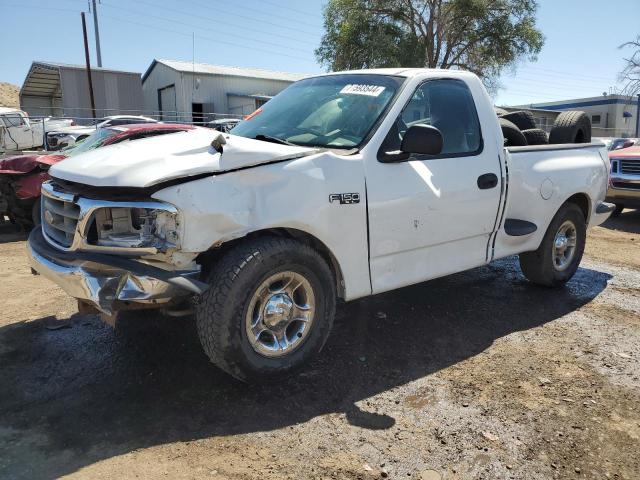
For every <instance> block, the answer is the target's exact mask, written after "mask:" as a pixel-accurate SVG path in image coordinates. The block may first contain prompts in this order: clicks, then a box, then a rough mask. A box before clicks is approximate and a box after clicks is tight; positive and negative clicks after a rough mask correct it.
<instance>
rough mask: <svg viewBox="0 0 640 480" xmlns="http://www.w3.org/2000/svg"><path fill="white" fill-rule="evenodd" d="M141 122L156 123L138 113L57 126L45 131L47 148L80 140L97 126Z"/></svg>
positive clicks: (54, 149)
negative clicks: (90, 123) (83, 124)
mask: <svg viewBox="0 0 640 480" xmlns="http://www.w3.org/2000/svg"><path fill="white" fill-rule="evenodd" d="M142 123H158V120H155V119H153V118H150V117H143V116H140V115H112V116H110V117H104V118H102V119H99V120H97V121H96V123H95V125H90V126H75V127H66V128H59V129H55V130H51V131H49V133H47V145H48V146H49V150H52V151H56V150H60V149H62V148H65V147H70V146H72V145H75V144H76V143H77V142H81V141H82V140H84V139H85V138H87V137H88V136H89V135H91V134H92V133H93V132H95V131H96V129H98V128H106V127H116V126H118V125H134V124H142Z"/></svg>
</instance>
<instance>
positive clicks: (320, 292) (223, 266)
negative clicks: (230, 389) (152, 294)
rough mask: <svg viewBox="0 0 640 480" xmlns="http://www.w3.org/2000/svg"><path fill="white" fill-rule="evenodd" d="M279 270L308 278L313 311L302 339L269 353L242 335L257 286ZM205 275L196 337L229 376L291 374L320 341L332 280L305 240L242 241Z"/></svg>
mask: <svg viewBox="0 0 640 480" xmlns="http://www.w3.org/2000/svg"><path fill="white" fill-rule="evenodd" d="M281 271H293V272H295V273H298V274H300V275H302V276H303V277H304V278H305V279H306V280H307V281H308V282H309V284H310V285H311V287H312V289H313V293H314V296H315V298H316V302H315V303H316V311H315V314H314V319H313V323H312V324H311V327H310V331H309V333H308V334H307V336H306V338H305V339H304V341H303V343H301V344H300V345H299V346H298V347H297V348H296V349H295V350H293V351H292V352H291V353H289V354H286V355H282V356H280V357H275V358H273V357H267V356H264V355H262V354H260V353H258V352H257V351H256V350H254V348H253V347H252V345H251V343H250V342H249V339H248V338H247V332H246V329H245V318H246V313H247V310H248V308H249V304H250V303H251V298H252V296H253V293H254V292H255V291H256V289H257V288H259V286H260V285H261V284H262V282H264V281H265V280H266V279H267V278H268V277H269V276H271V275H273V274H274V273H278V272H281ZM207 277H208V278H207V282H208V283H209V284H210V288H209V289H208V290H207V291H206V292H205V293H204V294H203V295H201V296H200V298H199V299H198V301H197V306H196V324H197V328H198V336H199V337H200V342H201V344H202V347H203V348H204V351H205V353H206V354H207V355H208V357H209V359H210V360H211V361H212V362H213V363H214V364H215V365H216V366H218V367H219V368H221V369H222V370H224V371H225V372H227V373H229V374H230V375H232V376H233V377H235V378H237V379H239V380H242V381H245V382H262V381H267V380H269V379H270V378H272V377H274V376H278V375H283V374H288V373H291V372H292V371H294V370H296V369H297V368H299V367H301V366H302V365H304V364H306V363H308V362H309V361H310V360H311V359H312V358H313V357H315V356H316V355H317V354H318V353H319V352H320V350H321V349H322V347H323V346H324V343H325V342H326V340H327V337H328V336H329V332H330V331H331V327H332V326H333V318H334V315H335V307H336V288H335V280H334V275H333V273H332V271H331V269H330V268H329V265H328V264H327V262H326V261H325V260H324V258H323V257H322V256H321V255H320V254H319V253H318V252H317V251H316V250H314V249H313V248H311V247H310V246H309V245H307V244H305V243H302V242H299V241H297V240H293V239H289V238H281V237H275V236H269V237H260V238H256V239H250V240H246V241H244V242H242V243H240V244H239V245H237V246H235V247H234V248H233V249H231V250H230V251H229V252H227V253H226V254H225V255H224V256H223V257H222V258H221V259H220V260H219V261H218V262H216V263H215V264H214V265H213V266H212V268H211V270H210V271H209V273H208V275H207Z"/></svg>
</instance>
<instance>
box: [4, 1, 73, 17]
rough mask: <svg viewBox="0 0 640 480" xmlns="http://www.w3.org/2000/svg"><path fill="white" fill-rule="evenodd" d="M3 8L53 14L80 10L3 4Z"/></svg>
mask: <svg viewBox="0 0 640 480" xmlns="http://www.w3.org/2000/svg"><path fill="white" fill-rule="evenodd" d="M2 5H3V6H6V7H13V8H26V9H29V10H49V11H54V12H65V13H76V14H77V13H80V10H71V9H69V8H53V7H40V6H36V5H17V4H15V3H3V4H2Z"/></svg>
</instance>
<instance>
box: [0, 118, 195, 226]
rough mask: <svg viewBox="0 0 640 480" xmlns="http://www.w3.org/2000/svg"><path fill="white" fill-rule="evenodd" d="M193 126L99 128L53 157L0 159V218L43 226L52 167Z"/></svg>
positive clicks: (30, 156)
mask: <svg viewBox="0 0 640 480" xmlns="http://www.w3.org/2000/svg"><path fill="white" fill-rule="evenodd" d="M193 128H195V127H193V126H191V125H181V124H165V123H144V124H134V125H120V126H116V127H107V128H99V129H98V130H96V131H95V132H94V133H93V134H91V135H90V136H89V137H87V138H86V139H85V140H84V141H82V142H81V143H79V144H77V145H74V146H72V147H69V148H67V149H64V150H61V151H60V152H56V154H53V155H17V156H12V157H7V158H5V159H3V160H0V216H6V217H9V219H10V220H11V221H12V222H13V223H17V224H19V225H20V226H22V227H24V228H30V227H31V226H33V225H34V224H36V225H37V224H39V223H40V201H39V200H40V187H41V186H42V182H45V181H46V180H48V179H49V174H48V173H47V171H48V170H49V167H50V166H51V165H55V164H56V163H58V162H60V161H62V160H64V159H65V158H67V157H71V156H75V155H80V154H81V153H84V152H88V151H89V150H93V149H95V148H99V147H105V146H107V145H113V144H116V143H120V142H123V141H126V140H138V139H140V138H148V137H153V136H156V135H163V134H168V133H174V132H184V131H186V130H192V129H193Z"/></svg>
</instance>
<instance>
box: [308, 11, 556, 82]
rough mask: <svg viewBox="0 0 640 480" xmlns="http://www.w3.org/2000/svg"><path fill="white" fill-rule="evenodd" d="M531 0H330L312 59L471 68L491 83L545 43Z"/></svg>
mask: <svg viewBox="0 0 640 480" xmlns="http://www.w3.org/2000/svg"><path fill="white" fill-rule="evenodd" d="M536 9H537V3H536V0H329V1H328V3H327V5H326V6H325V9H324V28H325V33H324V35H323V37H322V41H321V44H320V46H319V47H318V49H317V50H316V56H317V58H318V60H319V61H320V63H321V64H322V65H324V66H325V67H327V68H328V69H330V70H334V71H337V70H349V69H359V68H376V67H429V68H460V69H465V70H470V71H472V72H474V73H476V74H478V75H479V76H480V77H483V79H484V80H485V81H486V82H487V83H488V84H489V86H492V85H494V82H495V80H496V79H497V77H498V75H499V73H500V71H501V70H502V69H503V68H505V67H508V66H513V65H515V64H516V62H517V61H518V60H520V59H522V58H530V59H535V57H536V55H537V54H538V53H539V52H540V49H541V48H542V45H543V43H544V37H543V35H542V33H541V32H540V31H539V30H538V28H537V27H536V20H535V13H536Z"/></svg>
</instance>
